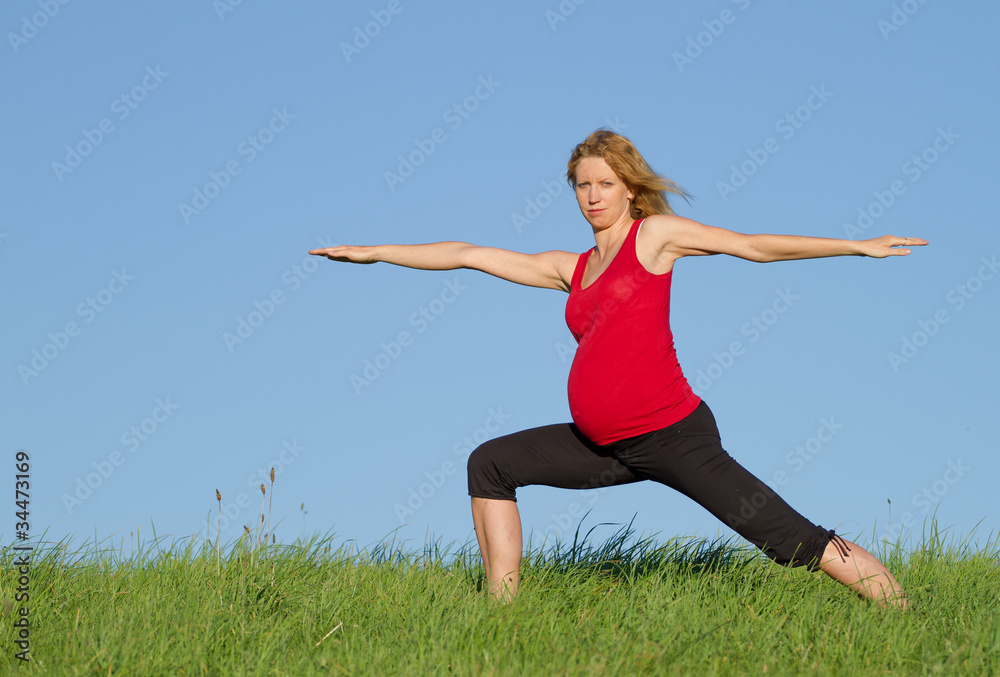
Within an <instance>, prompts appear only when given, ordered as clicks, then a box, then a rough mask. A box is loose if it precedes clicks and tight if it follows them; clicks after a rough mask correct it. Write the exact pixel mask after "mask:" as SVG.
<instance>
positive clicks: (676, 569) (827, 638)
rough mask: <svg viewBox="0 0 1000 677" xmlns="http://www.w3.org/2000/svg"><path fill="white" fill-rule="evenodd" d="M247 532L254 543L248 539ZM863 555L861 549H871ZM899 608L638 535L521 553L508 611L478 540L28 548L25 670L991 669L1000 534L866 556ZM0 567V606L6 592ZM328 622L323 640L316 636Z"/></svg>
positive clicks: (742, 559)
mask: <svg viewBox="0 0 1000 677" xmlns="http://www.w3.org/2000/svg"><path fill="white" fill-rule="evenodd" d="M248 539H249V537H248ZM870 549H872V548H870ZM874 549H875V550H877V552H876V554H877V555H879V556H880V557H881V558H883V559H884V560H885V561H886V562H887V564H888V565H889V567H890V568H891V569H892V570H893V571H894V573H895V574H896V575H897V578H898V579H899V581H900V583H901V584H902V585H903V586H904V587H905V588H906V589H907V590H908V591H909V593H910V599H911V601H912V602H913V603H914V608H913V609H912V610H910V611H907V612H900V611H892V610H882V609H880V608H878V607H877V606H875V605H873V604H870V603H867V602H865V601H862V600H860V599H858V598H857V597H855V596H854V594H853V593H851V592H850V591H849V590H847V589H846V588H844V587H842V586H839V585H837V584H836V583H834V582H833V581H832V580H830V579H829V578H827V577H826V576H825V575H824V574H821V573H810V572H807V571H805V570H803V569H785V568H782V567H779V566H776V565H774V564H771V563H769V562H767V561H765V560H762V559H761V557H760V556H759V555H758V554H757V553H756V552H754V551H752V550H751V549H748V548H746V547H742V546H736V545H733V544H732V543H731V542H720V541H716V542H709V541H704V540H693V539H674V540H669V541H666V542H655V541H654V540H652V539H641V538H635V536H634V534H632V533H631V532H630V531H629V529H628V528H627V527H626V528H623V529H621V530H620V531H618V532H617V533H615V534H614V535H613V536H612V537H611V538H610V539H608V540H607V541H605V542H603V543H600V544H594V543H592V542H591V541H590V540H589V539H588V538H581V539H579V540H577V541H575V542H574V543H572V544H564V545H557V546H554V547H550V548H548V549H546V550H542V549H536V550H532V551H531V552H530V554H529V555H527V556H526V557H525V561H524V565H523V567H522V576H521V590H520V594H519V596H518V598H517V599H516V600H515V601H514V603H513V604H511V605H509V606H503V605H500V604H498V603H496V602H495V601H494V600H492V599H491V598H490V597H489V596H488V595H487V594H486V593H485V592H483V591H482V566H481V565H480V564H479V562H478V558H479V557H478V550H477V549H476V548H475V547H474V545H468V546H464V547H462V548H460V549H458V550H456V551H452V552H449V551H448V549H447V548H442V547H440V544H438V543H433V542H432V543H429V544H428V545H427V546H425V548H424V551H423V552H418V553H415V552H405V551H403V550H401V549H400V548H398V547H396V546H395V545H393V544H392V543H384V544H380V545H378V546H376V547H374V548H370V549H368V550H366V551H363V552H361V553H358V552H355V551H353V550H351V549H349V548H348V547H347V546H340V547H334V544H333V539H330V538H316V539H314V540H312V541H309V542H307V543H299V544H295V545H276V546H275V545H270V546H267V547H266V548H262V547H258V548H253V547H251V545H250V542H249V540H247V539H244V540H241V541H240V542H239V543H237V544H235V545H232V546H231V547H229V548H228V549H226V551H225V552H222V553H218V554H217V552H216V550H215V549H214V547H213V546H209V545H206V547H201V545H200V544H199V546H198V547H197V548H196V547H194V546H190V545H189V546H186V547H185V546H182V545H178V544H177V543H174V544H172V545H165V544H162V543H160V544H159V545H157V546H155V547H153V548H150V549H147V550H146V551H143V552H138V553H133V552H131V551H130V549H129V548H128V547H124V548H123V547H121V545H120V544H119V546H118V547H106V546H105V545H102V544H96V545H90V546H86V547H84V548H82V549H79V550H77V551H71V550H70V548H69V547H68V545H67V544H65V543H63V544H51V545H45V544H38V545H37V549H36V550H35V553H34V558H33V561H32V569H31V603H30V622H31V638H30V639H31V649H32V656H33V662H32V663H30V664H27V665H19V664H20V663H21V662H20V661H18V660H16V659H15V658H14V653H15V651H16V649H15V648H14V639H15V632H14V628H13V620H14V615H13V614H16V608H17V605H15V607H14V610H13V614H12V613H11V610H10V608H9V607H8V606H5V607H4V608H5V616H4V618H3V622H2V624H0V625H2V628H3V629H2V641H0V645H2V647H3V649H2V653H0V666H2V668H0V669H2V670H3V671H4V672H12V671H13V669H14V668H20V670H21V671H23V672H25V673H29V672H33V671H34V672H37V673H41V674H56V675H60V674H65V675H89V674H95V675H106V674H118V675H165V674H181V675H307V674H349V675H398V674H403V675H425V674H458V675H480V674H482V675H575V674H605V675H637V674H685V675H705V674H720V675H747V674H754V675H757V674H765V673H766V674H768V675H802V674H810V675H812V674H816V675H838V676H839V675H862V674H864V675H868V674H892V675H924V674H946V675H955V674H970V675H998V674H1000V607H998V602H1000V563H998V554H1000V548H998V542H997V541H996V540H993V539H991V540H990V541H989V542H988V543H987V545H986V546H977V547H975V548H973V547H971V546H969V545H968V542H967V541H966V542H965V543H960V544H957V545H954V544H946V543H945V540H944V538H943V536H942V535H941V534H940V533H939V532H938V531H937V530H936V529H935V528H934V527H933V525H932V528H931V530H930V532H929V533H927V534H925V535H924V537H923V541H922V543H921V544H920V545H918V546H917V547H916V548H914V549H912V550H910V551H908V552H904V551H903V550H901V549H899V548H893V547H888V546H886V547H884V548H883V549H879V548H874ZM13 557H14V553H13V552H12V551H11V550H10V549H5V550H4V552H3V555H2V557H0V598H2V599H3V600H11V599H12V598H13V596H14V588H15V587H16V585H17V573H16V569H15V567H14V566H13V564H12V561H13ZM331 631H332V632H331Z"/></svg>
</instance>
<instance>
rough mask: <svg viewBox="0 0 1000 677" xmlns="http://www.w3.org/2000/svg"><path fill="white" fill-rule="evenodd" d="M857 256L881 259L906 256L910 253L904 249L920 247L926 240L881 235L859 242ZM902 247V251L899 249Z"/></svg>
mask: <svg viewBox="0 0 1000 677" xmlns="http://www.w3.org/2000/svg"><path fill="white" fill-rule="evenodd" d="M857 244H858V249H859V251H858V254H859V255H861V256H871V257H872V258H876V259H883V258H885V257H887V256H906V255H907V254H909V253H910V250H909V249H906V247H921V246H923V245H925V244H927V240H922V239H920V238H919V237H899V236H898V235H883V236H882V237H876V238H873V239H871V240H861V241H859V242H858V243H857ZM899 247H903V249H899Z"/></svg>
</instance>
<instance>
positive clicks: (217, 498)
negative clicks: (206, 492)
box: [215, 489, 222, 501]
mask: <svg viewBox="0 0 1000 677" xmlns="http://www.w3.org/2000/svg"><path fill="white" fill-rule="evenodd" d="M215 500H217V501H221V500H222V494H221V493H219V490H218V489H216V490H215Z"/></svg>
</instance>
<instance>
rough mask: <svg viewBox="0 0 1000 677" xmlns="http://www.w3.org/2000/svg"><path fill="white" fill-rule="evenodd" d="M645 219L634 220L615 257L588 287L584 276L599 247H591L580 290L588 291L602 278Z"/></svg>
mask: <svg viewBox="0 0 1000 677" xmlns="http://www.w3.org/2000/svg"><path fill="white" fill-rule="evenodd" d="M643 221H645V219H635V220H633V221H632V225H631V226H630V227H629V229H628V233H627V234H626V235H625V239H624V240H622V243H621V245H619V246H618V251H616V252H615V255H614V256H613V257H611V260H610V261H609V262H608V265H607V266H605V268H604V270H602V271H601V272H600V273H598V275H597V277H595V278H594V280H593V281H592V282H591V283H590V284H588V285H587V286H586V287H584V286H583V278H584V277H586V275H587V264H588V263H590V257H591V256H592V255H593V252H594V251H595V250H596V249H597V247H596V246H594V247H591V249H590V252H589V253H588V254H587V260H586V261H584V264H583V273H581V275H580V291H586V290H587V289H590V288H591V287H593V286H594V285H595V284H597V283H598V282H599V281H600V279H601V278H602V277H603V276H604V273H606V272H608V270H609V269H610V268H611V266H613V265H614V263H615V261H617V260H618V256H619V255H620V254H621V253H622V248H623V247H624V246H625V244H626V243H627V242H628V241H629V238H630V237H632V231H633V229H638V227H639V226H641V225H642V222H643ZM636 224H639V225H638V226H637V225H636Z"/></svg>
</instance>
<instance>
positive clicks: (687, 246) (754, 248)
mask: <svg viewBox="0 0 1000 677" xmlns="http://www.w3.org/2000/svg"><path fill="white" fill-rule="evenodd" d="M647 227H648V228H649V230H650V232H652V233H655V237H656V238H657V240H658V241H659V245H660V251H661V252H662V253H663V254H666V255H668V256H671V257H672V258H675V259H677V258H680V257H682V256H707V255H712V254H729V255H730V256H736V257H739V258H741V259H747V260H748V261H757V262H759V263H767V262H770V261H791V260H795V259H818V258H823V257H826V256H871V257H873V258H884V257H886V256H906V255H907V254H909V253H910V250H909V249H905V248H904V249H897V247H911V246H912V247H916V246H922V245H926V244H927V240H922V239H920V238H916V237H907V238H904V237H897V236H895V235H883V236H882V237H877V238H873V239H871V240H840V239H835V238H827V237H806V236H802V235H745V234H743V233H737V232H735V231H732V230H726V229H725V228H716V227H715V226H706V225H704V224H702V223H698V222H697V221H693V220H692V219H686V218H684V217H681V216H651V217H649V218H648V219H646V224H644V225H643V228H647Z"/></svg>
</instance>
